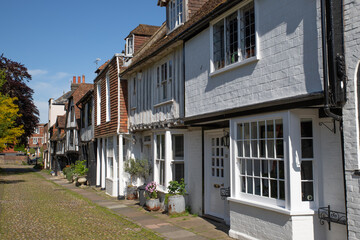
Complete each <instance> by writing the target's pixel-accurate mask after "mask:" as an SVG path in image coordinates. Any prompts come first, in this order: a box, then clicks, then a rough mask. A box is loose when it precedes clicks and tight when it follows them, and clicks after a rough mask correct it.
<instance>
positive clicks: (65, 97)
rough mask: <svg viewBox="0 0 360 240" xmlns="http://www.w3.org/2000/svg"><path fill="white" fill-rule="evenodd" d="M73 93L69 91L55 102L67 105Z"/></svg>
mask: <svg viewBox="0 0 360 240" xmlns="http://www.w3.org/2000/svg"><path fill="white" fill-rule="evenodd" d="M72 92H73V91H68V92H66V93H64V94H63V95H62V96H61V97H59V98H58V99H56V100H55V104H65V103H66V102H67V100H68V98H69V96H71V94H72Z"/></svg>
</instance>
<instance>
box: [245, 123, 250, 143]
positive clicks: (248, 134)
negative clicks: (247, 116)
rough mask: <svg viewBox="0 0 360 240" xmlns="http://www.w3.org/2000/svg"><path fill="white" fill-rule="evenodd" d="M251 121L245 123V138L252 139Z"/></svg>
mask: <svg viewBox="0 0 360 240" xmlns="http://www.w3.org/2000/svg"><path fill="white" fill-rule="evenodd" d="M249 125H250V123H244V139H250V126H249Z"/></svg>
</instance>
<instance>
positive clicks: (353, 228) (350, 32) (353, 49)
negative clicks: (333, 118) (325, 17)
mask: <svg viewBox="0 0 360 240" xmlns="http://www.w3.org/2000/svg"><path fill="white" fill-rule="evenodd" d="M359 11H360V2H359V1H357V0H345V1H344V38H345V60H346V67H347V69H346V74H347V77H348V82H347V102H346V104H345V106H344V108H343V120H344V153H345V166H346V185H347V186H346V188H347V216H348V233H349V239H351V240H353V239H360V225H359V221H360V217H359V212H360V201H359V199H360V193H359V185H360V177H359V176H356V175H354V170H357V169H359V168H360V163H359V162H360V156H359V121H358V115H359V112H358V110H357V109H358V103H359V101H358V98H359V96H358V94H357V91H358V89H357V87H358V86H356V85H357V84H356V83H357V82H358V81H359V79H357V71H358V69H359V63H360V44H359V41H360V34H359V28H360V14H359Z"/></svg>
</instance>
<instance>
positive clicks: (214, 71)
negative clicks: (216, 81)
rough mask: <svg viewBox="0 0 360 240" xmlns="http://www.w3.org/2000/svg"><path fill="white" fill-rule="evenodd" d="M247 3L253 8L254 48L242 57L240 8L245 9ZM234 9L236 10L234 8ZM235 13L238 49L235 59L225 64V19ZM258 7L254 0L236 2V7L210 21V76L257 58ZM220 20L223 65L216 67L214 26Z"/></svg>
mask: <svg viewBox="0 0 360 240" xmlns="http://www.w3.org/2000/svg"><path fill="white" fill-rule="evenodd" d="M249 4H252V6H253V9H254V23H253V24H254V36H253V37H254V41H255V43H254V45H255V46H254V50H253V55H252V56H250V57H243V54H242V52H243V51H244V49H243V47H242V44H241V39H242V31H241V29H242V24H241V19H242V10H244V9H246V8H247V7H248V5H249ZM234 9H236V10H234ZM234 13H237V45H238V51H237V61H235V62H233V63H230V64H226V59H227V58H226V49H227V44H226V19H227V18H228V17H230V16H231V15H232V14H234ZM258 16H259V14H258V9H257V4H255V0H248V1H244V2H242V3H240V4H238V5H237V6H236V7H234V8H232V9H231V10H229V11H227V12H225V13H224V14H222V15H221V16H219V17H217V18H215V19H214V20H212V21H211V22H210V74H209V75H210V77H211V76H213V75H217V74H219V73H222V72H225V71H228V70H231V69H234V68H237V67H240V66H243V65H246V64H249V63H252V62H254V61H258V60H259V50H258V49H259V41H258V39H259V38H258V34H257V33H258V22H259V21H258ZM221 21H223V23H224V24H223V25H224V28H223V31H224V32H223V33H222V36H223V38H224V39H223V43H224V46H223V51H224V52H223V55H224V56H223V57H224V59H223V61H224V66H223V67H221V68H218V69H216V68H215V61H214V58H215V57H214V26H215V25H216V24H218V23H220V22H221Z"/></svg>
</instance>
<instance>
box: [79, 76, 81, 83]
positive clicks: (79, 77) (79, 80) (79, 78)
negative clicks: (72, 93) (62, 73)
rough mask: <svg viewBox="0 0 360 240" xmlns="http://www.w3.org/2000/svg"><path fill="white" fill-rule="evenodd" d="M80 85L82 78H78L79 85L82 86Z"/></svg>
mask: <svg viewBox="0 0 360 240" xmlns="http://www.w3.org/2000/svg"><path fill="white" fill-rule="evenodd" d="M80 83H81V77H80V76H78V84H80Z"/></svg>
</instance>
